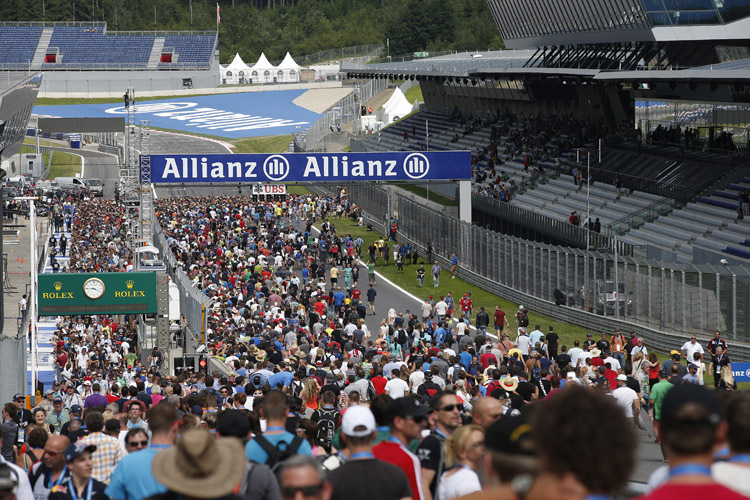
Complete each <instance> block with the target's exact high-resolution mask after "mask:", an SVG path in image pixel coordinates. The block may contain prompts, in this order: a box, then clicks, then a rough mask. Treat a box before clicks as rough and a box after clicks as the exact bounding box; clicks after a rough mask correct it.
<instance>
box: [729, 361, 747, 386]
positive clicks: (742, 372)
mask: <svg viewBox="0 0 750 500" xmlns="http://www.w3.org/2000/svg"><path fill="white" fill-rule="evenodd" d="M732 375H734V381H735V382H737V383H740V382H750V363H732Z"/></svg>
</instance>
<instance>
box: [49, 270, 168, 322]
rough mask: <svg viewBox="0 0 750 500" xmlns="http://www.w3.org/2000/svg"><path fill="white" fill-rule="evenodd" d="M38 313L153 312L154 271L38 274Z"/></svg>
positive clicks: (154, 300)
mask: <svg viewBox="0 0 750 500" xmlns="http://www.w3.org/2000/svg"><path fill="white" fill-rule="evenodd" d="M38 300H39V315H40V316H57V315H65V316H69V315H75V314H129V313H132V314H152V313H156V273H85V274H42V275H40V276H39V293H38Z"/></svg>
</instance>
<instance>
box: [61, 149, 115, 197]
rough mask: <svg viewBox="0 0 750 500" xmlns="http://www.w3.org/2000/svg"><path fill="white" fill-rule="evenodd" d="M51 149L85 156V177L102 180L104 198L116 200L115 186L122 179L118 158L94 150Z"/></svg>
mask: <svg viewBox="0 0 750 500" xmlns="http://www.w3.org/2000/svg"><path fill="white" fill-rule="evenodd" d="M50 149H51V150H53V151H61V152H64V153H73V154H77V155H80V156H83V158H84V169H83V176H84V177H86V178H87V179H91V178H94V179H101V180H102V182H104V197H105V198H107V199H110V200H111V199H114V192H115V186H116V185H117V182H118V181H119V178H120V167H119V164H118V160H117V157H116V156H113V155H109V154H106V153H100V152H99V151H96V150H93V149H70V148H63V147H50Z"/></svg>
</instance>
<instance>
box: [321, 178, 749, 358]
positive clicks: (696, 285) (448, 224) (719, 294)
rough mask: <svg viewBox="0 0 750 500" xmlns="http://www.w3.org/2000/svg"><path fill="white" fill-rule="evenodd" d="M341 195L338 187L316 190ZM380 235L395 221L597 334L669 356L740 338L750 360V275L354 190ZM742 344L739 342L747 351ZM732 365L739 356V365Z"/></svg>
mask: <svg viewBox="0 0 750 500" xmlns="http://www.w3.org/2000/svg"><path fill="white" fill-rule="evenodd" d="M314 189H315V192H316V193H321V194H323V193H325V194H332V193H333V192H334V191H333V187H331V186H326V187H322V186H317V187H315V188H314ZM347 192H348V194H349V197H350V199H351V200H352V201H353V202H354V203H356V204H358V205H361V206H362V208H363V210H364V212H365V216H366V218H367V221H368V222H370V223H372V224H373V226H374V227H375V229H376V230H377V231H379V232H381V233H382V232H384V229H385V227H386V226H385V223H386V222H387V221H388V220H389V214H393V215H391V217H395V218H397V219H398V221H399V231H398V236H397V238H398V239H399V240H400V241H402V242H403V241H409V242H410V243H412V244H414V245H415V246H416V248H417V249H418V251H419V253H420V254H421V255H426V252H427V246H428V244H429V245H430V246H431V250H432V258H433V259H436V260H439V261H440V262H441V264H443V265H444V266H446V265H449V260H450V257H451V254H453V253H455V254H456V255H457V256H458V258H459V271H458V275H459V276H460V277H461V278H463V279H464V280H466V281H468V282H470V283H473V284H474V285H477V286H480V287H482V288H483V289H486V290H488V291H491V292H492V293H495V294H497V295H500V296H502V297H504V298H506V299H508V300H511V301H514V302H516V303H520V304H524V305H526V306H527V307H529V308H531V309H532V310H535V311H536V312H539V313H540V314H543V315H545V316H549V317H553V318H556V319H558V320H561V321H568V322H571V323H574V324H577V325H581V326H584V327H585V328H589V329H591V330H592V331H601V332H611V331H613V330H614V329H615V328H620V329H622V330H624V331H627V330H633V331H636V332H637V333H638V334H639V335H641V336H644V337H645V338H646V340H647V341H648V343H649V345H650V346H652V347H654V348H656V349H658V350H660V351H662V352H669V350H671V349H674V348H676V347H679V346H680V345H682V343H684V341H685V339H686V338H688V337H689V336H691V335H697V336H698V337H699V338H702V339H708V338H710V337H711V336H712V332H713V331H714V330H719V331H721V332H722V336H723V337H724V338H727V339H731V340H733V341H735V342H734V343H733V345H732V350H733V352H734V358H736V359H737V360H743V359H744V360H750V345H748V344H747V343H748V342H750V269H748V268H745V267H743V266H711V265H692V264H675V263H666V262H660V261H655V260H652V259H642V258H637V257H632V256H622V255H620V254H619V253H605V252H598V251H595V250H589V251H586V250H584V249H579V248H572V247H563V246H555V245H548V244H545V243H539V242H533V241H529V240H524V239H521V238H516V237H511V236H507V235H504V234H501V233H497V232H494V231H490V230H487V229H483V228H480V227H477V226H474V225H471V224H467V223H465V222H461V221H460V220H458V219H456V218H454V217H451V216H448V215H445V214H443V213H440V212H438V211H435V210H432V209H430V208H427V207H425V206H424V205H423V204H420V203H417V202H415V201H412V200H410V199H408V198H406V197H405V196H403V195H401V194H393V195H391V194H389V193H388V191H387V190H386V189H384V188H383V187H382V186H377V185H372V184H363V185H356V186H354V185H353V186H349V187H347ZM737 342H740V344H738V343H737ZM734 358H733V359H734Z"/></svg>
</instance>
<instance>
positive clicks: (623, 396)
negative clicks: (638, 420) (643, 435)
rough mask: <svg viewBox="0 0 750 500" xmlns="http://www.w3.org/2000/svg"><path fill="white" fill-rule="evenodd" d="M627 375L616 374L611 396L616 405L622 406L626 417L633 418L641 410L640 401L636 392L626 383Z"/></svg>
mask: <svg viewBox="0 0 750 500" xmlns="http://www.w3.org/2000/svg"><path fill="white" fill-rule="evenodd" d="M627 381H628V377H626V376H625V374H623V373H621V374H619V375H618V376H617V389H615V390H614V391H612V396H613V397H614V398H615V400H616V401H617V405H618V406H619V407H620V408H622V411H623V412H624V413H625V416H626V417H627V418H633V416H635V415H638V414H639V413H640V412H641V402H640V400H639V399H638V394H637V393H636V392H635V391H634V390H633V389H631V388H630V387H628V386H627V385H626V383H627Z"/></svg>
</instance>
